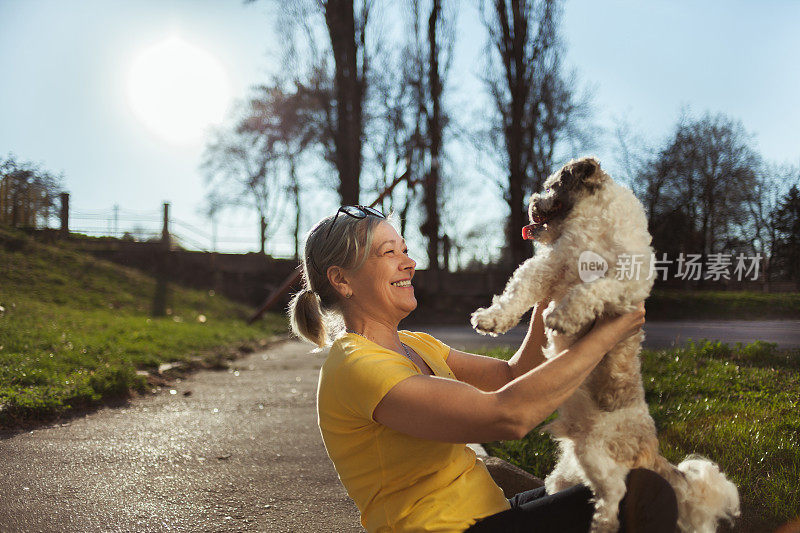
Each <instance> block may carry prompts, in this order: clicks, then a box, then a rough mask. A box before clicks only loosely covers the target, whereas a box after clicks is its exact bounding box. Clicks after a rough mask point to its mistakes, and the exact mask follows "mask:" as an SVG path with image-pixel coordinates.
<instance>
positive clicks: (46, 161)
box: [0, 0, 800, 255]
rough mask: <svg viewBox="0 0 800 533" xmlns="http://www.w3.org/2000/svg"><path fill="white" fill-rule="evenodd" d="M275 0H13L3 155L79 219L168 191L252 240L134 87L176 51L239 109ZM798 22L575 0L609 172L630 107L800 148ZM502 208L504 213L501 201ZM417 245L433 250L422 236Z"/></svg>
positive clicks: (263, 63)
mask: <svg viewBox="0 0 800 533" xmlns="http://www.w3.org/2000/svg"><path fill="white" fill-rule="evenodd" d="M459 5H460V9H459V12H458V13H459V17H458V22H457V28H458V31H457V35H456V39H457V41H456V52H455V54H456V56H455V60H454V63H453V67H452V71H451V74H450V76H449V77H448V89H447V90H448V91H450V92H449V94H448V95H447V102H448V103H449V104H450V106H451V109H452V110H453V112H456V113H462V112H463V113H464V114H465V116H468V114H469V113H472V114H475V113H478V114H480V113H481V112H482V109H481V107H480V106H481V105H482V104H480V102H481V101H482V100H481V98H479V97H475V94H476V92H477V93H479V94H480V93H481V91H482V86H481V85H480V82H479V81H478V76H479V75H480V72H479V69H480V68H481V65H483V60H482V53H483V47H484V42H485V34H484V30H483V28H482V26H481V23H480V21H479V20H478V18H477V15H476V10H475V7H474V6H475V1H473V0H461V4H459ZM273 6H274V3H272V2H271V1H269V0H262V1H261V2H256V3H254V4H244V3H243V2H241V0H127V1H122V0H73V1H68V0H0V72H2V73H3V83H0V157H3V156H5V155H6V154H9V153H13V154H15V155H16V156H17V157H18V158H19V159H22V160H29V161H33V162H36V163H39V164H40V165H41V166H42V167H43V168H46V169H48V170H51V171H53V172H56V173H63V175H64V180H63V183H64V186H65V189H66V190H67V191H69V192H70V194H71V209H72V217H73V224H72V225H73V227H76V228H80V227H89V226H91V227H93V228H97V227H98V225H99V227H100V228H106V229H110V228H111V226H112V224H113V223H112V222H110V221H109V219H110V218H111V217H112V216H113V215H112V213H113V207H114V206H115V205H117V206H119V211H118V220H119V229H130V226H131V225H132V224H138V225H141V226H147V229H154V230H155V229H157V228H158V219H159V217H160V212H161V204H162V202H170V204H171V216H172V217H173V219H174V220H176V225H175V226H174V229H175V230H176V231H177V232H178V233H179V234H180V235H181V236H182V237H183V238H184V240H185V242H186V244H188V245H189V246H195V247H198V248H205V249H210V248H211V247H212V237H211V236H212V233H215V232H216V235H217V239H216V243H217V249H219V250H221V251H255V250H257V249H258V237H257V223H255V221H254V216H253V215H252V214H251V213H245V212H231V213H227V214H226V215H225V217H223V218H222V219H221V220H218V221H217V224H216V226H212V225H211V224H210V222H209V220H208V219H207V218H205V217H203V216H202V214H201V210H202V207H203V202H204V196H205V194H206V185H205V181H204V177H203V173H202V171H201V169H200V162H201V157H202V153H203V149H204V146H205V144H204V139H203V138H198V137H194V138H190V139H183V140H176V138H175V137H176V136H177V137H180V132H175V131H173V132H172V133H174V134H175V135H172V138H170V135H169V133H170V132H169V131H160V132H159V131H157V130H158V128H159V125H158V121H159V120H161V121H162V124H161V126H160V127H161V129H162V130H165V124H166V126H169V121H170V120H172V121H173V122H174V121H175V120H176V119H175V118H174V117H173V118H172V119H170V117H172V114H171V113H172V112H173V109H171V108H169V109H165V108H163V107H158V105H157V104H158V102H154V101H153V91H156V90H159V87H161V88H163V85H162V86H159V85H157V84H156V85H153V84H152V83H151V84H150V85H151V86H149V87H139V86H138V85H137V82H136V81H135V75H134V74H133V73H134V72H137V70H136V68H137V67H135V66H136V65H137V64H139V65H141V64H142V62H144V63H148V61H145V60H144V59H142V58H148V57H149V58H151V59H150V60H149V64H151V66H152V64H154V63H157V61H156V60H154V59H152V58H158V57H164V56H166V55H168V54H169V53H171V51H174V50H176V49H177V50H179V51H178V52H176V53H184V54H189V55H185V57H187V58H188V57H189V56H191V57H192V58H193V60H196V63H197V65H200V66H199V67H198V69H200V71H202V72H206V73H207V72H214V73H215V74H214V76H213V80H211V79H210V78H207V79H205V81H204V79H203V78H197V79H198V80H199V85H201V86H202V87H204V89H203V90H202V91H197V94H194V93H192V95H191V96H192V97H193V98H195V99H196V102H197V105H198V106H199V107H201V108H202V109H204V110H212V109H217V110H219V108H220V106H222V107H223V108H225V107H228V108H229V106H230V105H231V104H232V102H233V101H234V100H235V99H237V98H244V97H246V96H247V94H248V88H249V87H251V86H252V85H254V84H257V83H262V82H266V81H267V80H268V79H269V76H270V75H271V74H272V73H274V72H276V71H277V69H278V68H279V64H278V57H279V56H280V52H281V49H280V43H279V40H278V39H277V38H276V35H275V28H274V26H275V16H274V13H273V12H272V9H273ZM798 25H800V2H796V1H793V0H762V1H760V2H752V1H736V0H706V1H703V2H697V1H691V0H670V1H662V0H646V1H641V0H638V1H634V0H627V1H623V0H604V1H602V2H598V1H597V0H566V3H565V9H564V18H563V22H562V27H561V30H562V34H563V37H564V40H565V44H566V61H565V63H566V65H567V66H569V67H570V68H574V69H575V70H576V72H577V74H578V77H579V80H580V83H581V89H583V88H590V89H591V90H592V93H593V95H594V99H593V101H594V109H595V117H594V123H595V124H596V135H597V147H596V149H595V150H594V153H595V155H597V156H598V157H600V159H601V161H602V162H603V164H604V166H605V167H606V168H607V169H610V170H611V172H612V175H614V172H615V170H616V169H617V168H618V159H619V157H618V156H619V150H618V148H617V147H616V146H615V143H614V138H613V134H612V132H613V129H614V127H615V124H616V123H617V122H618V121H620V120H624V121H625V122H627V123H629V124H630V125H631V127H632V128H633V129H634V130H635V131H636V132H638V133H639V134H641V135H642V136H643V137H644V138H646V139H647V140H649V141H650V142H653V143H657V142H659V141H660V140H662V139H663V138H665V137H666V136H667V135H668V134H669V133H670V131H671V130H672V128H673V126H674V124H675V122H676V121H677V119H678V116H679V114H680V112H681V109H684V108H688V109H691V110H692V111H693V112H695V113H697V114H700V113H704V112H706V111H710V112H724V113H726V114H728V115H730V116H731V117H733V118H736V119H739V120H741V121H742V123H743V125H744V127H745V129H746V130H747V131H749V132H750V133H752V134H753V140H754V144H755V146H756V147H757V148H758V149H759V151H760V152H761V153H762V155H763V156H764V157H765V158H766V159H767V160H770V161H774V162H777V163H784V162H786V163H792V164H800V133H798V132H797V129H796V128H795V127H794V126H795V124H797V123H800V90H798V87H800V61H798V59H797V58H798V52H800V32H797V31H796V28H797V27H798ZM169 43H172V44H173V45H175V43H178V44H177V45H175V46H172V47H170V46H171V45H170V44H169ZM187 50H188V52H187ZM181 51H183V52H181ZM192 54H193V55H192ZM187 63H188V60H187ZM153 69H155V70H153ZM140 70H141V69H140ZM145 70H146V69H145ZM171 74H173V73H170V72H168V71H164V69H163V65H162V69H161V70H160V71H159V70H158V69H157V68H156V67H153V68H151V69H150V70H147V72H146V73H145V74H143V75H140V78H142V76H144V78H142V79H144V82H142V83H144V84H145V85H148V83H147V81H148V80H149V79H153V78H158V79H168V78H169V76H170V75H171ZM148 76H150V78H148ZM209 80H211V81H213V82H214V83H211V82H210V81H209ZM219 80H222V81H220V83H218V84H216V85H215V83H216V81H219ZM140 81H141V79H140ZM140 85H141V84H140ZM212 85H213V86H214V87H216V88H215V89H213V90H212V88H210V87H211V86H212ZM133 87H139V88H138V89H133ZM137 91H138V92H137ZM148 91H150V92H149V93H148ZM132 94H133V96H132ZM137 95H138V96H137ZM148 95H150V96H149V98H150V100H147V98H148ZM137 98H138V101H139V103H138V104H137ZM187 98H188V96H187ZM143 99H144V100H143ZM142 102H144V104H142ZM184 103H185V102H184ZM148 105H149V108H148ZM137 106H138V107H137ZM175 107H176V108H177V107H180V105H178V104H175ZM143 108H144V110H142V109H143ZM209 112H210V111H209ZM148 114H149V115H148ZM212 114H213V113H212ZM218 116H221V115H219V113H217V115H215V117H217V118H214V117H211V116H209V117H208V120H218ZM178 117H180V115H178ZM154 121H155V122H154ZM164 121H166V123H163V122H164ZM184 122H185V120H184ZM154 124H155V125H154ZM166 129H169V128H166ZM459 164H460V165H461V167H460V168H458V170H457V171H458V172H459V173H461V174H462V178H463V179H464V180H466V181H467V182H468V186H467V187H466V188H465V190H466V191H474V192H469V193H468V194H466V195H465V196H464V197H462V198H459V199H458V200H457V201H454V204H453V205H452V206H451V205H446V206H445V210H448V209H450V210H453V211H457V212H458V213H469V215H468V218H469V219H470V220H471V221H472V223H475V221H476V220H478V223H479V222H480V216H481V215H480V213H485V212H486V209H485V207H486V205H485V198H486V195H485V191H487V190H490V189H491V185H490V184H489V181H488V178H487V177H486V176H485V175H483V174H481V172H479V171H478V170H477V169H476V168H475V166H474V162H473V161H471V159H470V158H468V157H464V158H463V161H460V162H459ZM328 196H331V195H328ZM489 196H491V192H490V193H489ZM364 201H365V202H366V201H367V199H365V200H364ZM492 206H493V207H496V209H494V210H495V211H496V212H497V213H496V214H497V215H498V216H497V217H495V218H496V220H500V219H502V213H501V210H502V202H500V201H499V200H498V199H495V200H494V204H492ZM335 207H336V206H335V205H334V204H331V205H330V206H327V205H321V206H317V211H318V212H319V211H321V212H322V214H323V215H324V213H325V212H328V211H332V210H333V209H335ZM313 216H314V215H310V217H307V218H309V219H308V220H304V225H305V226H306V227H305V228H304V229H308V227H310V225H311V224H312V223H313V222H314V220H312V219H311V218H313ZM320 216H322V215H320ZM81 217H82V218H81ZM498 237H499V235H498ZM410 244H411V245H412V250H419V251H420V252H421V251H422V250H424V243H421V242H419V243H410ZM291 249H292V248H291V237H290V236H289V235H288V234H286V232H282V233H279V234H278V235H276V237H275V238H274V240H273V241H272V242H270V243H269V245H268V251H270V252H272V253H273V254H275V255H287V254H289V253H290V251H291Z"/></svg>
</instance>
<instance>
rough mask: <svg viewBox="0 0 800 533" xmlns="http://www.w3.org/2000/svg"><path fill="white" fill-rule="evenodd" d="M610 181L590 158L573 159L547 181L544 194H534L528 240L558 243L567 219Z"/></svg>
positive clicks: (531, 201)
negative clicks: (578, 204) (583, 201)
mask: <svg viewBox="0 0 800 533" xmlns="http://www.w3.org/2000/svg"><path fill="white" fill-rule="evenodd" d="M609 179H610V178H609V177H608V175H607V174H606V173H605V172H603V171H602V170H601V169H600V162H599V161H597V160H596V159H594V158H591V157H584V158H581V159H573V160H572V161H570V162H569V163H567V164H566V165H564V166H563V167H561V170H559V171H558V172H556V173H554V174H553V175H551V176H550V177H549V178H547V180H545V182H544V185H543V188H544V191H543V192H539V193H534V194H533V195H531V200H530V204H529V207H528V216H529V217H530V220H531V224H530V225H529V226H525V227H524V228H523V230H522V236H523V238H525V239H529V240H535V241H538V242H542V243H544V244H550V243H552V242H553V241H555V240H556V239H557V238H558V236H559V235H561V230H562V229H563V223H564V220H565V219H566V218H567V217H568V215H569V213H570V212H571V211H572V209H573V208H574V207H575V205H576V204H577V203H578V202H580V201H581V200H582V199H583V198H586V197H588V196H590V195H592V194H594V193H595V192H597V191H598V190H599V189H600V188H601V187H602V186H603V184H604V183H606V181H608V180H609Z"/></svg>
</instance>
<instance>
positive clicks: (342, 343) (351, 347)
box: [323, 333, 405, 371]
mask: <svg viewBox="0 0 800 533" xmlns="http://www.w3.org/2000/svg"><path fill="white" fill-rule="evenodd" d="M384 360H392V361H404V360H405V358H403V357H402V356H400V355H399V354H397V353H396V352H393V351H392V350H389V349H387V348H384V347H383V346H381V345H379V344H376V343H374V342H372V341H369V340H367V339H365V338H363V337H361V336H359V335H355V334H353V333H346V334H344V335H342V336H340V337H339V338H338V339H336V340H335V341H334V342H333V344H332V345H331V348H330V352H329V354H328V358H327V359H326V360H325V364H324V365H323V368H325V367H327V369H328V371H332V370H333V369H334V368H344V367H350V366H353V365H360V364H363V363H367V362H379V361H384Z"/></svg>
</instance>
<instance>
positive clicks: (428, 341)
mask: <svg viewBox="0 0 800 533" xmlns="http://www.w3.org/2000/svg"><path fill="white" fill-rule="evenodd" d="M406 333H408V334H409V335H411V336H413V337H415V338H416V339H417V340H419V341H421V342H422V343H423V344H425V346H426V347H427V350H426V351H427V352H428V353H432V354H436V355H438V356H439V357H441V358H442V360H444V361H447V356H449V355H450V346H448V345H446V344H445V343H443V342H442V341H440V340H439V339H437V338H436V337H434V336H433V335H428V334H427V333H423V332H421V331H407V332H406Z"/></svg>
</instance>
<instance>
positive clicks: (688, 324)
mask: <svg viewBox="0 0 800 533" xmlns="http://www.w3.org/2000/svg"><path fill="white" fill-rule="evenodd" d="M409 329H412V328H411V327H410V328H409ZM413 329H420V330H423V331H426V332H428V333H430V334H431V335H433V336H434V337H436V338H438V339H440V340H441V341H442V342H445V343H447V344H449V345H450V346H452V347H453V348H457V349H460V350H473V351H475V350H480V349H483V348H492V347H497V346H519V345H520V344H521V343H522V340H523V339H524V338H525V333H526V331H527V325H520V326H517V327H516V328H514V329H512V330H510V331H508V332H507V333H505V334H504V335H499V336H497V337H489V336H484V335H480V334H478V333H476V332H475V331H473V330H472V329H471V328H469V327H468V326H432V327H429V328H426V327H425V326H419V325H417V326H414V328H413ZM644 329H645V340H644V346H645V347H646V348H653V349H661V348H670V347H673V346H680V345H683V344H685V343H686V342H687V341H688V340H689V339H692V340H695V341H697V340H700V339H708V340H721V341H723V342H727V343H729V344H731V345H733V344H735V343H737V342H741V343H751V342H754V341H756V340H763V341H768V342H774V343H777V344H778V347H779V348H786V349H790V348H800V320H760V321H745V320H704V321H698V320H683V321H664V322H660V321H650V320H648V321H647V322H646V323H645V326H644Z"/></svg>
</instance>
